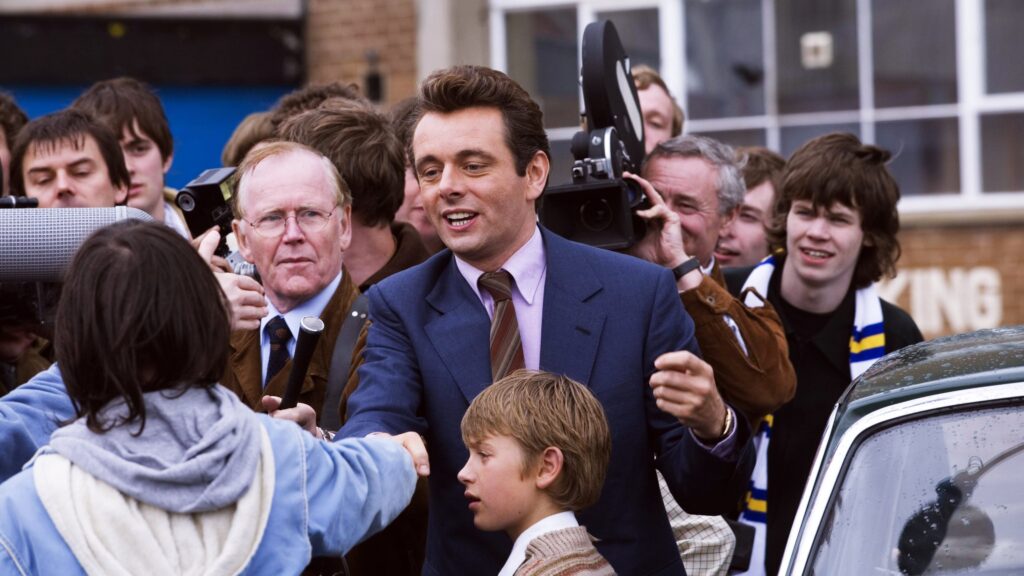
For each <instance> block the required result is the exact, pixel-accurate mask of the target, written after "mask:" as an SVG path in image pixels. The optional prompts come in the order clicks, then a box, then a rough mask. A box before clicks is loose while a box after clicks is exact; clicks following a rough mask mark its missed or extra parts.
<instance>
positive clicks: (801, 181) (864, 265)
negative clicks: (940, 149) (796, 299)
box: [768, 134, 900, 291]
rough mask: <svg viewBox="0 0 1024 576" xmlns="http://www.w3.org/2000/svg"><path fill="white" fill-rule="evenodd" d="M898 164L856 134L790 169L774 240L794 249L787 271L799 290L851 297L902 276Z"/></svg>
mask: <svg viewBox="0 0 1024 576" xmlns="http://www.w3.org/2000/svg"><path fill="white" fill-rule="evenodd" d="M890 157H891V154H890V153H889V152H888V151H887V150H883V149H881V148H878V147H875V146H870V145H866V144H862V143H861V142H860V140H858V139H857V137H856V136H854V135H852V134H828V135H825V136H820V137H818V138H815V139H813V140H811V141H809V142H807V143H806V144H804V145H803V146H801V147H800V148H799V149H798V150H797V151H796V152H794V153H793V156H792V157H790V159H789V160H788V161H787V162H786V169H785V172H784V174H783V177H782V190H781V191H780V197H779V199H778V201H777V202H776V204H775V210H774V214H773V217H772V226H771V227H770V228H769V229H768V238H769V241H770V243H771V244H772V246H773V247H785V248H786V252H787V258H786V267H785V268H786V270H788V271H789V272H788V274H791V275H792V277H793V279H795V280H797V281H798V282H799V284H801V285H804V286H808V287H824V286H836V287H838V288H841V289H842V290H844V291H845V290H846V289H848V288H849V287H850V285H851V283H852V286H853V287H854V288H863V287H865V286H868V285H869V284H871V283H872V282H875V281H877V280H879V279H881V278H882V276H883V275H885V276H891V275H893V274H894V273H895V269H896V260H897V259H899V254H900V245H899V241H898V239H897V238H896V234H897V233H898V232H899V227H900V220H899V213H898V212H897V210H896V205H897V203H898V202H899V198H900V190H899V185H897V184H896V180H895V179H894V178H893V177H892V174H890V173H889V170H888V169H886V166H885V165H886V163H887V162H888V161H889V158H890ZM783 274H784V276H783V282H784V283H785V282H786V277H785V275H786V274H787V272H786V271H784V272H783Z"/></svg>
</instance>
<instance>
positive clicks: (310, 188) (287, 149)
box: [222, 142, 359, 412]
mask: <svg viewBox="0 0 1024 576" xmlns="http://www.w3.org/2000/svg"><path fill="white" fill-rule="evenodd" d="M238 174H239V181H238V188H237V193H236V194H235V196H234V197H233V199H232V200H233V201H234V203H235V205H234V210H235V221H234V231H235V236H236V237H237V239H238V248H239V250H240V251H241V253H242V255H243V256H244V257H245V258H246V260H248V261H250V262H252V263H253V264H255V266H256V269H257V271H259V273H260V277H261V278H262V281H263V292H264V296H265V305H266V309H267V313H266V315H264V316H263V318H262V319H261V320H260V321H259V327H258V328H257V329H249V330H236V331H235V332H234V333H233V334H232V336H231V356H230V362H229V369H228V370H227V372H226V374H225V376H224V379H223V380H222V383H223V384H224V385H225V386H227V387H228V388H230V389H232V390H233V391H235V392H236V393H237V394H238V395H239V396H240V397H241V398H242V400H243V401H244V402H246V403H247V404H248V405H249V406H251V407H252V408H254V409H257V410H260V409H272V408H274V407H276V403H272V404H267V405H264V404H263V401H262V399H263V397H264V396H265V395H270V396H282V395H283V394H284V391H285V388H286V386H287V381H288V372H289V370H290V368H291V356H292V354H293V353H294V351H295V342H296V339H297V338H298V334H299V323H300V322H301V320H302V318H303V317H304V316H317V317H320V318H321V319H322V320H323V321H324V324H325V325H326V327H325V329H324V332H323V335H322V337H321V338H320V341H319V343H318V344H317V347H316V349H315V350H314V352H313V357H312V360H311V361H310V366H309V370H308V371H307V373H306V380H305V382H304V383H303V386H302V391H301V393H300V395H299V401H300V402H303V403H305V404H309V405H310V406H312V407H313V408H314V409H316V410H317V411H318V412H319V411H321V410H322V409H331V408H329V407H325V406H324V405H323V404H324V399H325V395H326V391H327V379H328V372H329V371H330V366H331V359H332V354H333V352H334V346H335V342H336V341H337V339H338V335H339V333H340V330H341V326H342V324H343V323H344V318H345V315H346V313H347V312H348V310H349V309H350V308H351V305H352V302H353V301H354V300H355V299H356V297H358V295H359V292H358V290H357V289H356V287H355V285H354V284H353V282H352V279H351V278H350V275H349V274H348V273H346V272H345V271H344V269H343V266H342V256H343V254H344V252H345V250H346V249H347V248H348V246H349V243H350V242H351V238H352V228H351V215H352V208H351V204H352V202H351V194H350V193H349V189H348V186H347V185H346V184H345V181H344V180H343V179H342V178H341V176H339V175H338V171H337V169H336V168H335V167H334V165H333V164H331V162H330V161H329V160H328V159H327V158H325V157H324V156H322V155H321V154H319V153H318V152H316V151H314V150H312V149H311V148H307V147H306V146H303V145H301V144H295V143H291V142H275V143H272V144H267V145H264V146H260V147H257V148H256V149H254V150H253V151H252V152H250V153H249V154H248V155H247V156H246V157H245V159H244V160H243V161H242V163H241V165H240V166H239V167H238ZM347 376H348V374H344V375H341V377H344V378H346V379H347ZM334 409H335V410H336V409H337V408H336V407H335V408H334Z"/></svg>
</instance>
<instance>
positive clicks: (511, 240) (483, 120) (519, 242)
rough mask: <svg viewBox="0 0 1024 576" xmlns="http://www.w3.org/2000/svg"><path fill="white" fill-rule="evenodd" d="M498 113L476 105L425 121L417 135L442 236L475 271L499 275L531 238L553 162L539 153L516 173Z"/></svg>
mask: <svg viewBox="0 0 1024 576" xmlns="http://www.w3.org/2000/svg"><path fill="white" fill-rule="evenodd" d="M505 130H506V129H505V121H504V119H503V117H502V114H501V111H500V110H498V109H497V108H490V107H475V108H466V109H464V110H459V111H457V112H450V113H447V114H440V113H436V112H430V113H427V114H425V115H424V116H423V118H422V119H420V121H419V124H418V125H417V127H416V132H415V134H414V136H413V153H414V155H415V166H414V168H415V170H416V176H417V178H418V179H419V182H420V194H421V197H422V201H423V207H424V208H425V209H426V211H427V215H428V216H429V218H430V220H431V222H433V224H434V227H435V228H436V229H437V233H438V236H440V238H441V240H442V241H443V242H444V244H445V245H446V246H448V247H449V248H451V250H452V252H454V253H455V254H456V255H457V256H459V257H460V258H462V259H463V260H465V261H466V262H468V263H470V264H471V265H473V266H474V267H476V268H478V269H480V270H484V271H488V272H491V271H494V270H497V269H498V268H499V267H501V265H502V264H504V263H505V261H506V260H508V258H509V257H510V256H512V254H514V253H515V252H516V250H518V249H519V248H520V247H522V246H523V244H526V242H527V240H529V239H530V237H531V236H532V235H533V231H534V230H535V229H536V227H537V216H536V209H535V208H534V203H535V201H536V200H537V198H538V197H539V196H540V194H541V192H543V191H544V185H545V183H546V182H547V175H548V170H549V163H548V158H547V155H545V154H544V153H543V152H537V153H536V154H535V155H534V157H533V159H532V160H531V161H530V163H529V164H528V165H527V167H526V170H525V174H524V175H519V174H518V173H517V172H516V166H515V158H514V157H513V156H512V150H511V149H510V148H509V146H508V144H507V143H506V139H505Z"/></svg>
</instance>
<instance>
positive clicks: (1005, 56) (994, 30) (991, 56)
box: [985, 0, 1024, 94]
mask: <svg viewBox="0 0 1024 576" xmlns="http://www.w3.org/2000/svg"><path fill="white" fill-rule="evenodd" d="M1021 22H1024V2H1021V1H1020V0H986V2H985V52H986V58H985V74H986V78H987V84H988V91H989V93H992V94H995V93H1000V92H1024V58H1021V57H1020V55H1021V54H1022V53H1024V34H1021V27H1020V25H1021Z"/></svg>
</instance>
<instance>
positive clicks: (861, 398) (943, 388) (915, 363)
mask: <svg viewBox="0 0 1024 576" xmlns="http://www.w3.org/2000/svg"><path fill="white" fill-rule="evenodd" d="M1021 381H1024V325H1022V326H1013V327H1008V328H995V329H991V330H980V331H977V332H970V333H967V334H957V335H954V336H946V337H942V338H936V339H935V340H930V341H927V342H921V343H919V344H915V345H913V346H908V347H906V348H903V349H901V350H898V351H896V352H894V353H892V354H889V355H888V356H886V357H885V358H883V359H882V360H879V361H878V362H877V363H875V365H874V366H872V367H871V368H870V369H869V370H868V371H867V372H865V373H864V375H862V376H861V377H860V378H858V379H857V380H855V381H854V382H853V384H852V385H851V386H850V387H849V388H848V389H847V390H846V392H845V393H844V394H843V396H842V397H841V398H840V399H839V403H838V406H837V409H836V420H835V423H836V426H835V429H834V434H832V436H831V442H830V444H834V443H835V441H836V440H837V439H838V438H839V437H840V436H841V435H842V433H843V432H844V431H845V430H847V429H848V428H849V427H850V426H851V425H853V424H854V423H855V422H856V421H857V420H860V419H861V418H863V417H864V416H866V415H868V414H870V413H872V412H875V411H876V410H879V409H881V408H884V407H886V406H891V405H893V404H897V403H900V402H905V401H908V400H914V399H917V398H921V397H924V396H931V395H934V394H940V393H943V392H951V391H954V390H963V389H966V388H979V387H985V386H993V385H996V384H1005V383H1010V382H1021ZM829 448H830V451H831V448H834V446H829Z"/></svg>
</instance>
